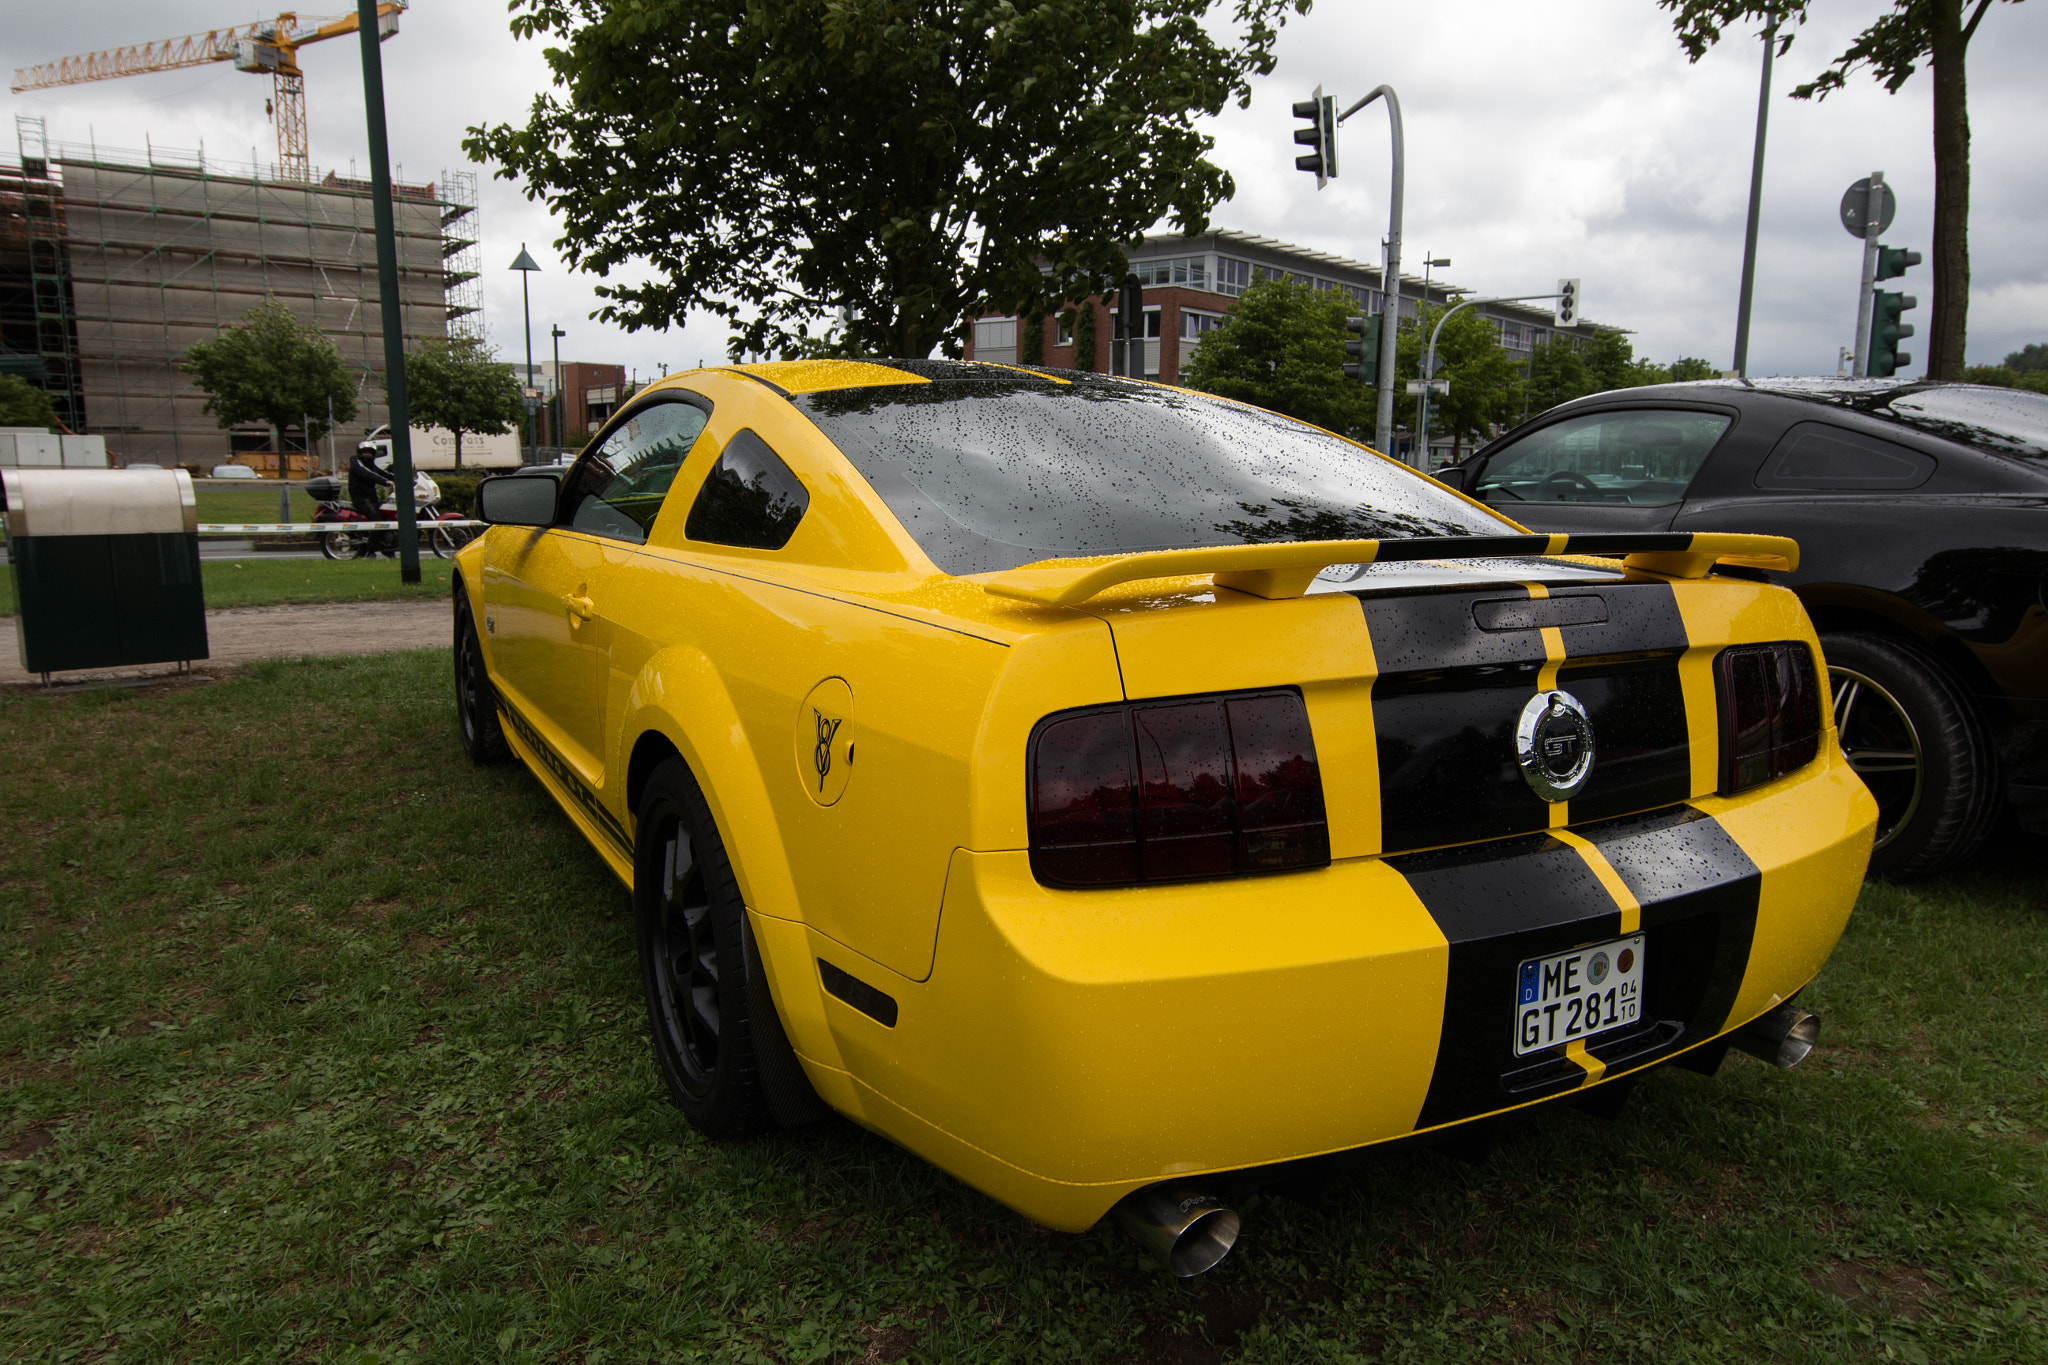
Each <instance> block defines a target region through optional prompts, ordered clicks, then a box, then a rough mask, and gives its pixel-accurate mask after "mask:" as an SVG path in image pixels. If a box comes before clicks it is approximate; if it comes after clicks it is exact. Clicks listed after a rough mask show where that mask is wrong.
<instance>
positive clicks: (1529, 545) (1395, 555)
mask: <svg viewBox="0 0 2048 1365" xmlns="http://www.w3.org/2000/svg"><path fill="white" fill-rule="evenodd" d="M1691 548H1692V533H1691V532H1689V531H1639V532H1624V531H1616V532H1607V533H1604V534H1596V535H1575V536H1570V537H1568V538H1567V539H1566V541H1565V544H1564V547H1563V548H1562V549H1560V550H1557V551H1555V553H1557V554H1566V555H1629V554H1636V553H1638V552H1641V551H1654V550H1687V549H1691ZM1551 553H1553V552H1552V550H1551V549H1550V537H1549V536H1415V537H1412V538H1408V539H1402V540H1383V541H1381V542H1380V543H1379V552H1378V554H1377V555H1376V556H1375V557H1374V560H1373V562H1374V563H1377V564H1391V563H1395V562H1397V561H1399V560H1404V559H1481V558H1485V557H1487V556H1489V555H1547V554H1551Z"/></svg>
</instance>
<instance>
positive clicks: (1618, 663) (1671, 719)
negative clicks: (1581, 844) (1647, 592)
mask: <svg viewBox="0 0 2048 1365" xmlns="http://www.w3.org/2000/svg"><path fill="white" fill-rule="evenodd" d="M1660 586H1661V585H1660ZM1678 660H1679V651H1677V650H1672V651H1669V652H1666V653H1663V654H1660V655H1656V656H1652V657H1649V658H1643V659H1634V660H1630V659H1618V660H1613V661H1609V662H1602V663H1596V664H1591V665H1574V664H1570V663H1567V664H1566V665H1565V666H1564V667H1563V668H1561V669H1559V670H1558V675H1557V685H1558V687H1559V688H1561V689H1563V690H1564V691H1566V692H1569V693H1571V694H1572V695H1573V696H1574V697H1577V698H1578V699H1579V701H1580V702H1582V703H1583V704H1584V705H1585V708H1586V714H1587V716H1588V717H1589V718H1590V719H1591V720H1592V722H1593V745H1594V753H1595V754H1596V755H1597V757H1596V758H1595V760H1594V763H1593V771H1592V773H1591V774H1590V775H1589V776H1588V777H1587V779H1586V785H1585V786H1583V787H1581V788H1580V789H1579V791H1578V793H1577V794H1576V795H1574V796H1573V797H1572V802H1571V818H1572V823H1573V824H1575V825H1576V824H1577V823H1578V822H1579V821H1581V820H1603V819H1606V818H1607V817H1609V816H1614V815H1625V814H1627V813H1628V812H1630V811H1639V810H1653V809H1655V808H1657V807H1659V806H1668V805H1670V804H1672V803H1673V802H1678V801H1683V800H1685V799H1686V797H1688V796H1690V795H1692V746H1691V744H1690V743H1689V742H1688V737H1687V730H1686V722H1685V688H1684V685H1683V684H1682V683H1681V682H1680V681H1679V677H1678ZM1525 785H1526V784H1525Z"/></svg>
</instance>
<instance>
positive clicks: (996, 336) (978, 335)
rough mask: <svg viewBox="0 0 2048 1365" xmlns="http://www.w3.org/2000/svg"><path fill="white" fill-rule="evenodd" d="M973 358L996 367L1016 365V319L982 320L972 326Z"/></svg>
mask: <svg viewBox="0 0 2048 1365" xmlns="http://www.w3.org/2000/svg"><path fill="white" fill-rule="evenodd" d="M974 358H975V359H976V360H986V361H988V362H990V363H991V364H996V365H1014V364H1016V363H1017V319H1015V318H1013V317H1011V318H982V319H980V320H979V321H977V322H976V323H975V324H974Z"/></svg>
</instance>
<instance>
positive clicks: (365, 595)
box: [0, 555, 455, 616]
mask: <svg viewBox="0 0 2048 1365" xmlns="http://www.w3.org/2000/svg"><path fill="white" fill-rule="evenodd" d="M454 569H455V564H454V561H452V560H446V559H435V558H433V557H432V556H431V555H429V556H427V557H425V558H423V559H421V560H420V581H419V582H417V583H401V582H399V581H398V561H397V560H395V559H339V560H327V559H271V558H268V557H265V558H262V559H205V560H201V561H200V563H199V577H200V581H201V582H202V583H204V584H205V587H206V605H207V606H209V607H268V606H277V605H280V604H282V603H287V602H396V601H428V600H432V601H441V600H444V599H446V598H447V596H448V593H449V575H450V574H452V573H453V572H454ZM16 610H17V607H16V603H15V600H14V574H13V572H12V571H11V570H10V571H7V572H4V573H0V616H12V615H14V614H15V611H16Z"/></svg>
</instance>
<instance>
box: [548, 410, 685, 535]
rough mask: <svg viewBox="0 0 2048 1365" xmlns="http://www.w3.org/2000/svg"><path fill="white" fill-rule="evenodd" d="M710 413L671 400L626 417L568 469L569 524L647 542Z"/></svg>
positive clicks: (576, 528)
mask: <svg viewBox="0 0 2048 1365" xmlns="http://www.w3.org/2000/svg"><path fill="white" fill-rule="evenodd" d="M708 416H709V414H707V413H706V412H705V411H704V409H702V408H700V407H698V406H697V405H696V404H694V403H684V402H679V401H671V402H666V403H663V402H656V403H650V404H649V405H648V406H646V407H644V408H642V409H640V410H639V411H638V412H636V413H634V414H633V415H632V416H630V417H628V418H627V419H626V422H625V424H624V425H623V426H621V427H619V428H618V429H617V430H616V431H614V432H612V434H611V435H609V436H607V437H605V440H604V444H603V445H601V446H599V447H598V448H597V449H595V450H593V451H591V452H590V453H589V454H587V455H585V456H584V457H583V458H582V460H580V461H579V462H578V463H577V465H576V468H575V469H573V470H571V471H570V473H569V484H568V489H567V492H566V493H565V495H564V499H563V502H562V506H563V508H564V509H566V510H567V513H568V515H567V516H566V517H565V518H564V520H565V522H566V524H567V525H568V527H569V529H570V530H572V531H587V532H589V533H590V534H591V535H594V536H609V537H611V538H612V539H614V540H626V541H631V542H632V543H633V544H635V545H644V544H646V543H647V533H648V532H649V531H651V530H652V529H653V528H654V518H655V516H656V514H657V513H659V512H660V511H661V500H662V498H663V497H665V496H667V494H668V486H669V485H670V484H672V483H674V482H675V481H676V471H678V470H680V469H681V468H682V467H683V457H684V456H686V455H688V454H689V453H690V447H691V446H693V445H695V444H696V442H697V435H698V433H699V432H701V431H703V430H704V423H705V421H706V420H707V419H708Z"/></svg>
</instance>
